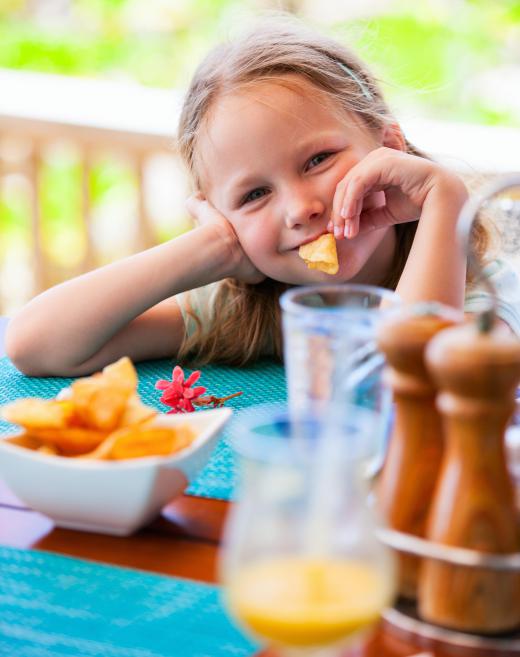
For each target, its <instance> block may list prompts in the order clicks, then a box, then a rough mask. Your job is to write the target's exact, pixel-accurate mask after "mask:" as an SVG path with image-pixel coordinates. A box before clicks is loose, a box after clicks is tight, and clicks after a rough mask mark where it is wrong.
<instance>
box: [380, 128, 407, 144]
mask: <svg viewBox="0 0 520 657" xmlns="http://www.w3.org/2000/svg"><path fill="white" fill-rule="evenodd" d="M382 145H383V146H386V147H387V148H395V150H396V151H406V140H405V138H404V135H403V133H402V130H401V126H400V125H399V124H398V123H389V124H388V125H385V127H384V128H383V144H382Z"/></svg>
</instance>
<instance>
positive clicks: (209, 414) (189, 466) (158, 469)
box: [0, 408, 232, 536]
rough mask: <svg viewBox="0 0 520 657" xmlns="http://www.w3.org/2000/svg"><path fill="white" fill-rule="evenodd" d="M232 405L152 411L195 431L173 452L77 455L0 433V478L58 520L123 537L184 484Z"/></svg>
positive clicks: (199, 465)
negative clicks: (113, 457)
mask: <svg viewBox="0 0 520 657" xmlns="http://www.w3.org/2000/svg"><path fill="white" fill-rule="evenodd" d="M231 412H232V411H231V409H229V408H218V409H213V410H209V411H198V412H196V413H190V414H189V415H186V414H182V415H159V416H157V419H156V420H155V421H154V424H161V425H166V426H175V425H178V424H184V423H188V424H189V425H190V426H191V427H193V429H194V430H195V432H196V433H197V437H196V438H195V440H194V441H193V443H192V444H191V445H190V446H189V447H187V448H186V449H183V450H182V451H180V452H177V453H176V454H173V455H172V456H148V457H145V458H137V459H128V460H124V461H95V460H88V459H74V458H65V457H61V456H52V455H47V454H42V453H40V452H37V451H32V450H30V449H26V448H24V447H19V446H17V445H14V444H11V443H10V442H8V441H6V440H2V439H0V477H1V478H2V479H3V480H4V481H5V482H6V484H7V485H8V486H9V488H10V489H11V490H12V492H13V493H14V494H15V495H16V496H17V497H18V498H19V499H20V500H22V501H23V502H25V503H26V504H27V505H28V506H29V507H30V508H32V509H34V510H35V511H39V512H40V513H44V514H45V515H46V516H49V518H52V520H54V522H55V523H56V525H58V526H60V527H68V528H72V529H81V530H84V531H92V532H101V533H104V534H117V535H119V536H126V535H128V534H131V533H132V532H134V531H135V530H136V529H138V528H139V527H142V526H143V525H146V524H147V523H149V522H150V521H151V520H152V519H153V518H154V517H155V516H157V515H158V513H159V512H160V510H161V509H162V507H163V506H164V505H165V504H167V503H168V502H169V501H170V500H172V499H173V498H174V497H176V496H178V495H180V494H181V493H182V492H183V491H184V490H185V488H186V487H187V486H188V483H189V482H191V481H192V480H193V479H194V478H195V476H196V475H197V473H198V472H199V471H200V470H201V469H202V468H203V467H204V466H205V465H206V463H207V461H208V460H209V457H210V456H211V453H212V451H213V448H214V446H215V443H216V441H217V438H218V436H219V434H220V433H221V431H222V429H223V427H224V425H225V424H226V422H227V421H228V420H229V418H230V417H231Z"/></svg>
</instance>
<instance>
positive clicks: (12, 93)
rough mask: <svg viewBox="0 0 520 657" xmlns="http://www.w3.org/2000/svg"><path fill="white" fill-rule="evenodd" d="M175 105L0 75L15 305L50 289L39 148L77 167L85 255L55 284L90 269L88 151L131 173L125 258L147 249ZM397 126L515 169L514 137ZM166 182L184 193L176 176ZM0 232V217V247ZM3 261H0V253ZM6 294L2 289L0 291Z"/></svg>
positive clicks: (0, 173)
mask: <svg viewBox="0 0 520 657" xmlns="http://www.w3.org/2000/svg"><path fill="white" fill-rule="evenodd" d="M180 103H181V93H180V92H173V91H166V90H159V89H150V88H144V87H141V86H138V85H135V84H130V83H128V84H123V83H114V82H108V81H97V80H96V81H94V80H83V79H76V78H67V77H62V76H55V75H45V74H39V73H38V74H36V73H25V72H24V73H19V72H15V71H9V70H0V193H1V190H2V186H1V185H2V181H3V180H5V179H6V177H8V176H10V175H13V174H17V175H21V176H23V177H24V178H25V179H26V181H27V182H28V189H29V190H30V192H29V196H30V204H29V207H30V211H29V212H28V214H29V215H30V216H28V217H27V221H28V225H30V228H31V230H30V234H31V239H32V244H31V247H30V252H31V258H30V261H31V262H30V269H31V278H32V284H31V285H30V289H29V290H27V289H26V290H25V291H24V292H23V293H21V294H20V295H19V296H20V299H19V302H20V303H21V302H23V301H24V300H25V299H24V298H22V297H24V296H25V297H27V296H30V295H31V294H34V293H36V292H38V291H40V290H42V289H44V288H45V287H46V286H48V285H49V284H51V283H54V282H56V280H55V277H54V279H53V277H52V276H51V275H50V273H49V272H50V271H51V270H52V263H51V262H50V261H49V258H48V257H47V256H46V252H45V249H44V248H43V245H42V216H41V169H42V157H43V155H42V154H43V152H44V150H45V148H47V147H48V146H49V144H52V143H54V142H59V141H63V140H65V141H67V142H71V143H73V144H74V148H75V149H76V151H77V152H78V153H79V158H80V161H81V171H82V176H81V181H82V182H81V198H82V201H81V205H82V207H81V222H82V231H83V234H84V239H85V243H86V248H85V249H84V252H83V256H82V258H81V262H80V263H79V265H78V266H77V267H76V268H75V269H74V271H73V272H61V276H62V277H64V276H67V275H70V274H71V273H78V272H79V271H86V270H88V269H90V268H92V267H93V266H95V265H96V264H98V259H97V258H96V252H95V241H94V240H93V239H92V235H93V228H92V225H91V222H92V212H91V210H92V200H91V198H90V193H89V176H90V171H91V167H92V162H93V159H94V158H95V155H96V153H99V152H103V153H107V152H108V153H112V154H113V155H114V156H115V157H118V158H121V157H122V158H124V160H125V161H126V162H127V164H128V166H130V167H131V168H132V169H133V171H134V174H135V187H136V193H137V203H136V215H137V217H136V218H137V226H138V230H137V232H136V238H135V241H134V250H139V249H142V248H146V247H147V246H150V245H151V244H154V243H155V242H156V241H157V239H158V238H157V235H156V231H155V229H154V226H153V225H152V222H151V221H150V216H149V212H148V206H149V203H148V200H149V199H147V198H146V191H145V190H146V185H145V184H144V176H145V170H146V167H147V163H148V162H149V160H150V159H151V158H152V157H153V156H155V155H157V154H158V153H165V154H168V157H171V158H175V157H176V152H175V143H174V134H175V128H176V125H177V120H178V115H179V111H180ZM402 124H403V126H404V130H405V133H406V134H407V136H408V137H409V139H410V140H411V141H412V142H413V143H415V144H416V145H417V146H418V147H420V148H422V149H423V150H425V151H427V152H429V153H431V154H432V155H434V156H436V157H437V158H439V159H440V160H441V161H443V162H445V163H446V164H447V165H449V166H451V167H454V168H456V169H459V170H462V171H464V172H466V173H469V174H470V175H471V174H486V175H488V174H489V175H493V174H497V173H506V172H511V171H519V170H520V130H514V129H509V128H488V127H481V126H473V125H471V126H470V125H464V124H453V123H445V122H438V121H431V120H424V119H418V118H413V117H409V118H406V119H404V120H403V121H402ZM13 143H18V144H23V145H24V146H23V147H21V148H20V147H19V148H17V149H16V148H15V149H14V151H15V152H16V153H17V155H16V157H13V156H12V153H13V149H12V148H11V145H12V144H13ZM171 184H172V185H177V186H183V185H184V186H185V185H186V183H185V180H184V179H183V178H182V177H180V178H179V180H176V181H171ZM173 214H175V213H174V212H173V211H172V215H173ZM2 226H3V222H2V217H1V216H0V247H1V244H2V237H3V235H2V230H3V229H2ZM1 253H2V251H1V248H0V254H1ZM3 255H4V260H5V253H4V254H3ZM1 271H2V261H1V256H0V272H1ZM11 287H12V282H11V283H10V284H9V289H10V288H11ZM11 296H12V295H11ZM15 296H16V295H15ZM3 297H4V299H2V294H0V312H6V310H7V311H9V310H11V307H12V306H13V305H14V306H16V304H17V300H16V299H15V300H14V301H13V299H11V301H10V302H9V303H10V306H9V307H7V308H6V301H5V297H6V294H5V285H4V294H3Z"/></svg>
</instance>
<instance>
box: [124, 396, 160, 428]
mask: <svg viewBox="0 0 520 657" xmlns="http://www.w3.org/2000/svg"><path fill="white" fill-rule="evenodd" d="M156 415H157V411H156V410H155V408H151V407H150V406H146V405H145V404H143V402H142V401H141V400H140V398H139V396H138V395H136V394H135V395H132V396H131V397H130V398H129V400H128V401H127V402H126V406H125V409H124V411H123V414H122V415H121V417H120V418H119V424H118V426H119V427H120V428H121V429H122V428H123V427H128V426H131V425H132V424H141V423H142V422H147V421H148V420H151V419H152V418H154V417H155V416H156Z"/></svg>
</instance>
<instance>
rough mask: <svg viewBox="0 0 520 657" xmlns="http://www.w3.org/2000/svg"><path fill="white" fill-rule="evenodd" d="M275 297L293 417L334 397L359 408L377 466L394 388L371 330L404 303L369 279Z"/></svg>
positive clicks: (348, 410) (351, 410)
mask: <svg viewBox="0 0 520 657" xmlns="http://www.w3.org/2000/svg"><path fill="white" fill-rule="evenodd" d="M280 303H281V306H282V311H283V334H284V360H285V368H286V374H287V391H288V399H289V410H290V413H291V416H292V417H294V418H297V417H298V416H299V415H300V414H306V413H309V412H310V413H314V414H318V415H319V414H320V413H323V412H328V411H329V409H330V407H331V405H332V404H338V405H339V407H340V408H342V409H343V413H345V414H346V415H352V414H360V415H362V416H363V418H364V421H365V423H367V422H368V421H369V419H370V417H371V418H372V421H373V422H374V424H375V425H376V426H375V427H374V428H371V429H370V430H367V437H366V439H367V440H368V439H370V441H371V447H372V449H371V454H370V458H371V464H370V468H371V469H376V468H377V467H379V464H380V462H381V459H382V457H383V453H384V444H385V439H386V435H387V433H388V426H389V418H390V414H391V393H390V391H389V390H388V389H387V388H386V386H385V385H384V384H383V382H382V372H383V367H384V358H383V356H382V354H380V353H379V352H378V350H377V346H376V342H375V338H376V332H377V330H378V328H379V326H380V324H381V322H382V321H384V320H385V318H387V317H389V316H390V315H391V314H392V313H395V312H397V311H398V310H399V309H400V308H401V302H400V299H399V297H398V296H397V294H396V293H395V292H392V291H391V290H386V289H383V288H379V287H374V286H370V285H352V284H342V285H322V286H321V285H320V286H308V287H299V288H293V289H291V290H289V291H288V292H285V293H284V294H283V295H282V297H281V299H280Z"/></svg>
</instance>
